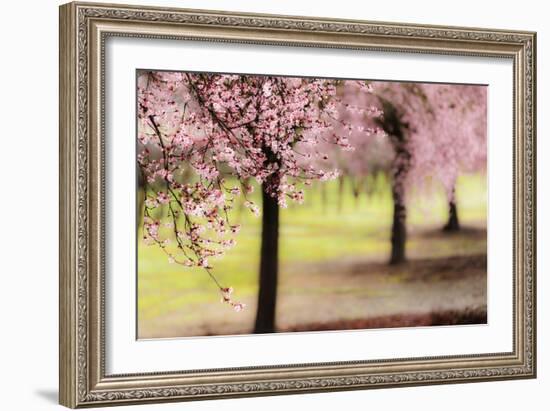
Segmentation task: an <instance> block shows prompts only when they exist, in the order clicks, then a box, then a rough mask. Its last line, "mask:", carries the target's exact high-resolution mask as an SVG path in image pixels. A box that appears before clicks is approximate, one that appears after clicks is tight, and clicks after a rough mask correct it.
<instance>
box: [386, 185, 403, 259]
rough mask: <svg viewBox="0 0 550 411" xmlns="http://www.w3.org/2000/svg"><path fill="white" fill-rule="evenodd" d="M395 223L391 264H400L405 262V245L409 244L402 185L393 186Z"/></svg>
mask: <svg viewBox="0 0 550 411" xmlns="http://www.w3.org/2000/svg"><path fill="white" fill-rule="evenodd" d="M392 199H393V223H392V227H391V257H390V264H400V263H402V262H404V261H405V259H406V257H405V243H406V242H407V225H406V220H407V208H406V206H405V199H404V198H403V189H402V187H400V183H396V182H394V184H393V186H392Z"/></svg>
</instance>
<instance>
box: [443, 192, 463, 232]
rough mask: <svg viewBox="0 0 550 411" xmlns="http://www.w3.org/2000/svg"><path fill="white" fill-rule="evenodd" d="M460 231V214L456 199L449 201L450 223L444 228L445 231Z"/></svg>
mask: <svg viewBox="0 0 550 411" xmlns="http://www.w3.org/2000/svg"><path fill="white" fill-rule="evenodd" d="M458 230H460V223H459V222H458V213H457V211H456V201H455V200H454V198H453V199H452V200H451V201H449V221H447V224H445V226H444V227H443V231H447V232H454V231H458Z"/></svg>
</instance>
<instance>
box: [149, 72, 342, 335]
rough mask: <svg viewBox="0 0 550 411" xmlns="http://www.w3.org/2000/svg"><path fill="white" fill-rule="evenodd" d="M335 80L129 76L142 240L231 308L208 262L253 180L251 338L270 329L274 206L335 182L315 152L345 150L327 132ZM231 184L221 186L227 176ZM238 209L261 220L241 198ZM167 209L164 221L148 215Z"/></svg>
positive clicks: (231, 228) (219, 250) (222, 245)
mask: <svg viewBox="0 0 550 411" xmlns="http://www.w3.org/2000/svg"><path fill="white" fill-rule="evenodd" d="M336 83H337V82H336V81H334V80H325V79H312V78H290V77H284V78H283V77H274V76H250V75H226V74H204V73H200V74H195V73H179V72H177V73H176V72H144V73H142V74H141V75H140V77H139V80H138V120H139V122H138V141H139V154H138V164H139V168H140V171H141V173H142V176H143V181H144V190H145V193H146V196H145V206H144V241H146V242H147V243H149V244H154V245H157V246H159V247H160V248H161V249H162V250H163V251H164V252H165V253H166V256H167V259H168V261H169V262H170V263H175V264H181V265H183V266H186V267H202V268H203V269H204V270H205V271H206V272H207V273H208V275H209V276H210V277H211V279H212V280H213V281H214V283H215V284H216V286H217V287H218V289H219V291H220V293H221V296H222V301H223V302H225V303H228V304H230V305H231V306H232V307H233V308H234V309H235V310H236V311H240V310H242V309H243V308H244V304H243V303H240V302H238V301H234V300H233V299H232V292H233V289H232V288H231V287H227V286H225V285H222V284H220V282H219V281H218V279H217V278H216V276H215V275H214V272H213V267H212V265H211V263H210V260H211V258H212V257H219V256H221V255H223V253H224V252H225V251H226V250H227V249H228V248H230V247H232V246H233V245H234V244H235V240H234V238H233V235H234V234H235V233H237V232H238V230H239V227H238V226H237V225H234V224H232V222H231V221H230V210H231V209H232V207H233V204H234V202H235V198H236V196H239V195H243V196H245V198H247V195H248V194H250V193H251V192H252V190H253V186H251V185H250V184H248V181H249V180H250V179H255V180H256V181H257V182H258V183H259V184H260V185H261V187H262V201H263V216H262V241H261V259H260V279H259V285H260V287H259V295H258V311H257V315H256V324H255V331H256V332H272V331H274V320H275V306H276V292H277V274H278V269H277V264H278V261H277V260H278V230H279V207H285V206H286V204H287V201H288V200H291V201H296V202H301V201H302V200H303V196H304V193H303V190H302V189H301V188H300V187H301V185H302V184H305V185H307V184H310V183H311V181H312V180H322V181H324V180H327V179H331V178H334V177H336V176H337V170H333V169H327V168H326V167H321V166H319V164H320V162H321V161H322V160H323V159H324V160H326V159H327V154H326V153H324V152H323V151H322V150H321V149H322V147H324V145H325V144H327V143H329V144H333V145H336V146H338V147H340V148H342V149H350V148H351V146H350V145H349V142H348V140H347V138H346V137H345V136H342V135H338V134H335V133H333V134H331V135H330V136H328V137H327V133H326V131H327V129H330V128H333V127H334V124H335V123H340V124H343V121H341V120H340V119H339V118H338V115H337V110H336V104H337V101H338V97H337V95H336ZM229 176H231V177H232V178H233V179H236V180H237V181H239V182H240V183H239V184H233V185H231V184H229V181H233V180H230V179H229V178H227V177H229ZM245 205H246V206H247V207H248V208H249V209H250V211H251V212H253V213H254V214H256V215H258V214H260V211H259V207H258V206H257V205H256V204H254V202H253V201H251V200H249V199H248V198H247V200H246V202H245ZM161 207H164V208H166V209H167V210H168V211H167V217H166V218H164V219H159V218H157V217H155V216H156V215H157V214H158V213H156V209H159V208H161Z"/></svg>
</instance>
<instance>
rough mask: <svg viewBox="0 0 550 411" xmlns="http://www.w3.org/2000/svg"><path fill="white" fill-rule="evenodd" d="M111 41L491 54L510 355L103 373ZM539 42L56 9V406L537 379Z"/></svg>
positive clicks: (478, 34) (193, 13)
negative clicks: (507, 87)
mask: <svg viewBox="0 0 550 411" xmlns="http://www.w3.org/2000/svg"><path fill="white" fill-rule="evenodd" d="M109 36H131V37H144V38H171V39H202V40H209V41H225V42H245V43H257V44H276V45H301V46H309V47H337V48H354V49H367V50H391V51H399V52H408V53H419V52H420V53H436V54H453V55H475V56H490V57H495V56H496V57H502V58H507V59H512V60H513V64H514V79H513V88H514V99H515V102H514V103H515V107H514V176H513V178H514V204H513V207H514V243H515V247H514V250H513V251H514V312H513V316H514V320H515V321H514V335H513V341H514V349H513V351H512V352H505V353H488V354H483V355H468V356H447V357H433V358H410V359H392V360H376V361H355V362H346V363H323V364H295V365H288V366H268V367H248V368H247V367H243V368H238V369H220V370H198V371H196V372H195V371H193V372H189V371H187V372H178V371H174V372H170V373H146V374H140V375H106V374H105V367H104V358H105V352H104V334H105V333H104V322H105V319H104V316H103V312H104V307H103V304H104V302H103V295H104V287H105V285H104V277H103V276H104V267H103V261H104V251H103V242H104V227H103V208H104V199H103V198H104V195H103V185H104V175H103V155H104V153H103V143H102V142H103V95H104V85H103V64H104V58H105V56H104V42H105V39H106V38H107V37H109ZM535 53H536V35H535V33H532V32H517V31H504V30H486V29H472V28H459V27H441V26H423V25H409V24H395V23H376V22H365V21H353V20H330V19H317V18H310V17H290V16H274V15H258V14H244V13H242V14H234V13H227V12H218V11H199V10H185V9H167V8H150V7H134V6H121V5H107V4H92V3H70V4H66V5H63V6H61V8H60V108H59V110H60V146H59V150H60V187H61V190H60V256H59V258H60V289H59V290H60V403H61V404H63V405H65V406H68V407H72V408H76V407H84V406H102V405H115V404H127V403H143V402H152V401H154V402H161V401H170V400H198V399H212V398H224V397H241V396H251V395H268V394H289V393H305V392H317V391H328V390H349V389H368V388H378V387H397V386H409V385H418V384H439V383H457V382H474V381H487V380H502V379H512V378H534V377H535V376H536V330H535V324H536V318H535V314H536V312H535V303H536V298H535V272H536V265H535V264H536V256H535V253H536V237H535V236H536V232H535V230H536V210H535V203H536V198H535V195H536V188H535V187H536V181H535V177H536V176H535V170H536V163H535V161H536V157H535V155H536V150H535V149H536V140H535V137H536V129H535V115H536V113H535V101H536V94H535V93H536V90H535V85H536V79H535V74H536V73H535V68H536V54H535Z"/></svg>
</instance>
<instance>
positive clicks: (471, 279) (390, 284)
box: [140, 230, 487, 338]
mask: <svg viewBox="0 0 550 411" xmlns="http://www.w3.org/2000/svg"><path fill="white" fill-rule="evenodd" d="M457 235H459V236H465V237H468V238H469V239H470V240H472V239H476V238H477V237H480V239H483V240H484V238H485V237H484V236H485V231H484V230H472V231H471V232H468V231H466V232H463V233H461V234H457ZM416 236H425V237H430V236H434V238H429V240H431V241H438V239H439V238H440V236H441V234H440V233H435V234H434V233H430V232H427V233H417V234H416ZM426 239H427V240H428V238H426ZM457 254H460V253H459V252H457ZM425 255H426V254H425V253H424V252H422V250H420V252H419V253H417V255H416V256H414V255H413V256H411V258H410V260H409V261H408V262H406V263H404V264H402V265H396V266H390V265H388V264H386V263H384V262H373V261H368V260H365V259H358V258H353V259H351V258H350V259H340V260H338V261H329V262H326V263H323V264H318V263H316V264H305V263H301V264H294V265H292V266H289V265H287V266H283V267H281V272H282V273H283V275H281V279H280V289H279V299H278V306H277V325H278V331H279V332H287V331H318V330H335V329H340V330H341V329H360V328H361V329H363V328H386V327H411V326H428V325H452V324H480V323H481V324H483V323H486V320H487V305H486V304H487V303H486V301H487V274H486V267H487V258H486V254H476V255H457V256H454V257H438V258H425ZM415 257H416V258H415ZM243 300H244V302H245V303H246V304H247V305H248V307H247V309H246V310H245V311H244V312H241V313H238V315H233V314H235V313H232V312H231V313H229V314H228V315H226V316H224V317H220V316H219V315H218V314H215V313H214V312H212V309H211V308H210V307H211V305H209V304H194V305H193V306H190V305H187V306H186V307H182V308H181V310H186V311H187V312H189V311H190V310H192V311H193V312H198V313H201V316H200V317H197V318H196V319H195V320H193V321H189V322H187V323H186V324H185V326H182V325H181V322H180V321H181V312H179V310H176V311H174V312H173V313H171V314H170V315H168V316H165V317H164V318H162V320H161V321H155V323H154V324H150V326H148V327H147V334H141V335H140V338H159V337H160V338H162V337H165V338H166V337H168V338H169V337H181V336H185V335H195V336H196V335H231V334H248V333H251V331H252V326H253V323H254V314H255V310H256V301H255V298H254V297H253V296H250V297H249V298H244V299H243ZM217 312H218V311H216V313H217Z"/></svg>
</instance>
